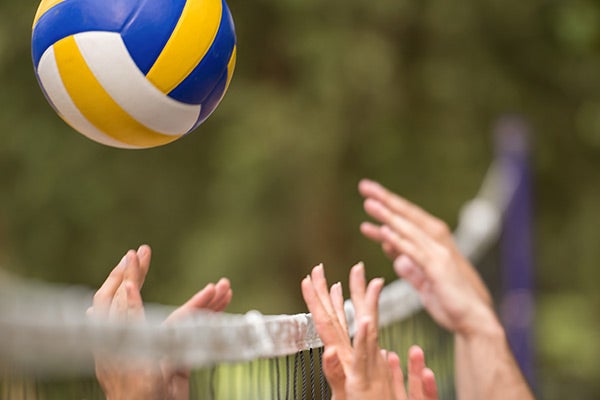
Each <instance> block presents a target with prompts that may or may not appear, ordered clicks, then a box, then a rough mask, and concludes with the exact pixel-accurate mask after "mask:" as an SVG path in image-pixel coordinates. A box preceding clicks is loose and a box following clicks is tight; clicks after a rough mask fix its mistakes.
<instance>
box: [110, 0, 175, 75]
mask: <svg viewBox="0 0 600 400" xmlns="http://www.w3.org/2000/svg"><path fill="white" fill-rule="evenodd" d="M185 2H186V0H142V5H141V6H140V7H139V8H138V10H137V12H136V13H135V15H133V16H132V17H131V19H130V20H129V23H128V24H127V26H125V27H124V28H123V31H122V32H121V34H122V36H123V41H124V42H125V46H126V47H127V49H128V50H129V53H130V54H131V58H133V61H135V63H136V64H137V66H138V68H139V69H140V70H141V71H142V72H143V73H144V75H145V74H147V73H148V71H150V68H152V65H154V62H155V61H156V59H157V58H158V56H159V55H160V53H161V51H162V49H163V47H164V46H165V44H166V43H167V41H168V40H169V37H170V36H171V33H172V32H173V29H175V26H176V25H177V22H178V21H179V17H180V16H181V12H182V11H183V7H184V6H185Z"/></svg>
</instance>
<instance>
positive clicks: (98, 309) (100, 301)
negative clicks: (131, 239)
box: [92, 255, 127, 316]
mask: <svg viewBox="0 0 600 400" xmlns="http://www.w3.org/2000/svg"><path fill="white" fill-rule="evenodd" d="M126 267H127V255H125V256H123V258H122V259H121V261H119V264H117V266H116V267H115V268H114V269H113V270H112V271H111V273H110V274H109V275H108V277H107V278H106V280H105V281H104V283H103V284H102V286H100V289H98V291H97V292H96V293H95V294H94V298H93V301H92V306H93V309H94V315H96V316H105V315H106V314H107V313H108V310H109V308H110V304H111V302H112V300H113V297H114V296H115V293H116V292H117V289H118V288H119V286H121V282H123V276H124V273H125V268H126Z"/></svg>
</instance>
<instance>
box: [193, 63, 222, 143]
mask: <svg viewBox="0 0 600 400" xmlns="http://www.w3.org/2000/svg"><path fill="white" fill-rule="evenodd" d="M226 87H227V68H225V71H224V72H223V75H222V76H221V79H219V81H218V83H217V85H216V86H215V88H214V89H213V91H212V92H211V93H210V94H209V95H208V97H207V98H206V99H204V101H203V102H202V109H201V110H200V115H199V116H198V121H196V123H195V124H194V127H193V128H192V129H191V130H190V132H191V131H193V130H194V129H196V128H197V127H198V126H199V125H200V124H201V123H203V122H204V121H206V119H207V118H208V117H209V116H210V114H212V112H213V111H214V110H215V108H217V106H218V105H219V102H220V101H221V98H222V97H223V95H224V94H225V89H226Z"/></svg>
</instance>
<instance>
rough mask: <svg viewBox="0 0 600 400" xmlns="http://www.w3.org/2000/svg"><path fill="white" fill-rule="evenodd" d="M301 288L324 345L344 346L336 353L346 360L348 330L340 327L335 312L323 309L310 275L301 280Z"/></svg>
mask: <svg viewBox="0 0 600 400" xmlns="http://www.w3.org/2000/svg"><path fill="white" fill-rule="evenodd" d="M301 288H302V297H303V298H304V302H305V303H306V306H307V307H308V310H309V311H310V313H311V314H312V318H313V321H314V323H315V329H316V330H317V333H318V334H319V337H320V338H321V340H322V341H323V344H325V346H336V347H340V348H344V349H345V350H344V351H343V352H342V354H338V357H340V359H341V360H342V361H343V362H346V359H347V353H348V352H349V350H350V349H349V337H348V332H347V331H346V330H345V329H343V328H342V325H341V323H340V321H339V320H338V318H337V315H336V314H335V313H334V314H330V313H328V312H327V311H326V310H325V307H324V306H323V303H322V302H321V300H320V299H319V297H318V296H317V294H316V290H315V288H314V285H313V284H312V281H311V277H310V275H308V276H306V278H304V279H303V280H302V283H301ZM338 351H339V350H338Z"/></svg>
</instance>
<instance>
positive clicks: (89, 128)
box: [31, 0, 236, 149]
mask: <svg viewBox="0 0 600 400" xmlns="http://www.w3.org/2000/svg"><path fill="white" fill-rule="evenodd" d="M32 30H33V31H32V41H31V48H32V58H33V64H34V68H35V74H36V77H37V79H38V82H39V84H40V87H41V88H42V91H43V93H44V95H45V97H46V98H47V99H48V101H49V102H50V104H51V106H52V107H53V108H54V110H55V111H56V112H57V114H58V115H59V116H60V117H61V118H62V119H63V120H64V121H65V122H66V123H67V124H68V125H70V126H71V127H72V128H73V129H75V130H77V131H78V132H80V133H82V134H83V135H85V136H87V137H88V138H90V139H92V140H94V141H96V142H99V143H102V144H105V145H108V146H112V147H119V148H130V149H136V148H138V149H139V148H149V147H156V146H161V145H164V144H167V143H170V142H173V141H174V140H177V139H178V138H180V137H182V136H184V135H186V134H187V133H189V132H191V131H193V130H194V129H195V128H197V127H198V126H199V125H200V124H201V123H202V122H204V121H205V120H206V118H208V116H209V115H210V114H211V113H212V112H213V111H214V110H215V108H216V107H217V106H218V104H219V103H220V101H221V99H222V98H223V96H224V95H225V93H226V92H227V88H228V87H229V83H230V81H231V77H232V74H233V70H234V67H235V60H236V36H235V28H234V24H233V19H232V17H231V13H230V11H229V8H228V7H227V4H226V3H225V1H224V0H42V2H41V3H40V5H39V8H38V10H37V13H36V15H35V18H34V21H33V28H32Z"/></svg>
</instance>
